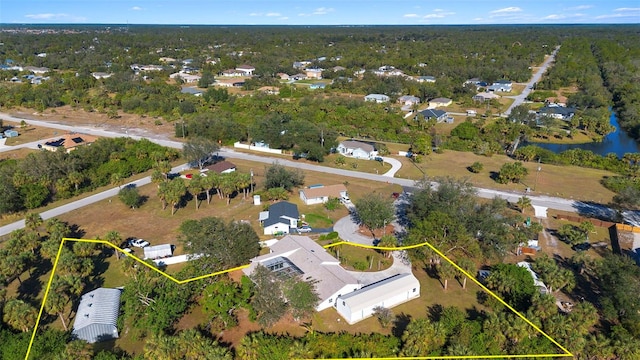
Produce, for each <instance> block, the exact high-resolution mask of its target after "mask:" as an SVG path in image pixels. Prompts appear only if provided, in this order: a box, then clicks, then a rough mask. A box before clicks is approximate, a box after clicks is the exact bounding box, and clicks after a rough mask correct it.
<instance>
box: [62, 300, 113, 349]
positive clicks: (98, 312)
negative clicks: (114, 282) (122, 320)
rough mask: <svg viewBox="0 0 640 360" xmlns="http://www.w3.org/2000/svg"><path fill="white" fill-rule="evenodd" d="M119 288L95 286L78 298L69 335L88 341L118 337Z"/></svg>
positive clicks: (93, 341)
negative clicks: (78, 302) (74, 317)
mask: <svg viewBox="0 0 640 360" xmlns="http://www.w3.org/2000/svg"><path fill="white" fill-rule="evenodd" d="M119 311H120V290H118V289H108V288H97V289H95V290H93V291H90V292H88V293H86V294H84V295H82V297H81V298H80V305H78V311H77V312H76V319H75V321H74V323H73V331H72V332H71V335H72V336H74V337H76V338H78V339H81V340H84V341H86V342H88V343H91V344H92V343H95V342H98V341H105V340H110V339H117V338H118V328H117V327H116V322H117V320H118V313H119Z"/></svg>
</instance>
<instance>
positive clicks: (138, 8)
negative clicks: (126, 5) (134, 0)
mask: <svg viewBox="0 0 640 360" xmlns="http://www.w3.org/2000/svg"><path fill="white" fill-rule="evenodd" d="M131 10H135V11H140V10H142V8H141V7H140V6H134V7H132V8H131Z"/></svg>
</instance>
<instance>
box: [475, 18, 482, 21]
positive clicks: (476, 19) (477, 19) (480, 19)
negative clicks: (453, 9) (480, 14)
mask: <svg viewBox="0 0 640 360" xmlns="http://www.w3.org/2000/svg"><path fill="white" fill-rule="evenodd" d="M483 20H484V19H483V18H474V19H473V21H483Z"/></svg>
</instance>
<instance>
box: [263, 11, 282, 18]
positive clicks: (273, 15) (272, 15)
mask: <svg viewBox="0 0 640 360" xmlns="http://www.w3.org/2000/svg"><path fill="white" fill-rule="evenodd" d="M265 16H269V17H275V16H282V14H280V13H277V12H270V13H267V15H265Z"/></svg>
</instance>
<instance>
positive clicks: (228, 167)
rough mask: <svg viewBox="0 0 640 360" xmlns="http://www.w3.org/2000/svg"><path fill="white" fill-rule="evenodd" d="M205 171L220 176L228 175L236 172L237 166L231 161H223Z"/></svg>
mask: <svg viewBox="0 0 640 360" xmlns="http://www.w3.org/2000/svg"><path fill="white" fill-rule="evenodd" d="M202 170H203V171H213V172H215V173H218V174H228V173H231V172H234V171H236V165H235V164H234V163H232V162H230V161H226V160H222V161H220V162H217V163H215V164H213V165H209V166H207V167H205V168H204V169H202Z"/></svg>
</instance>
